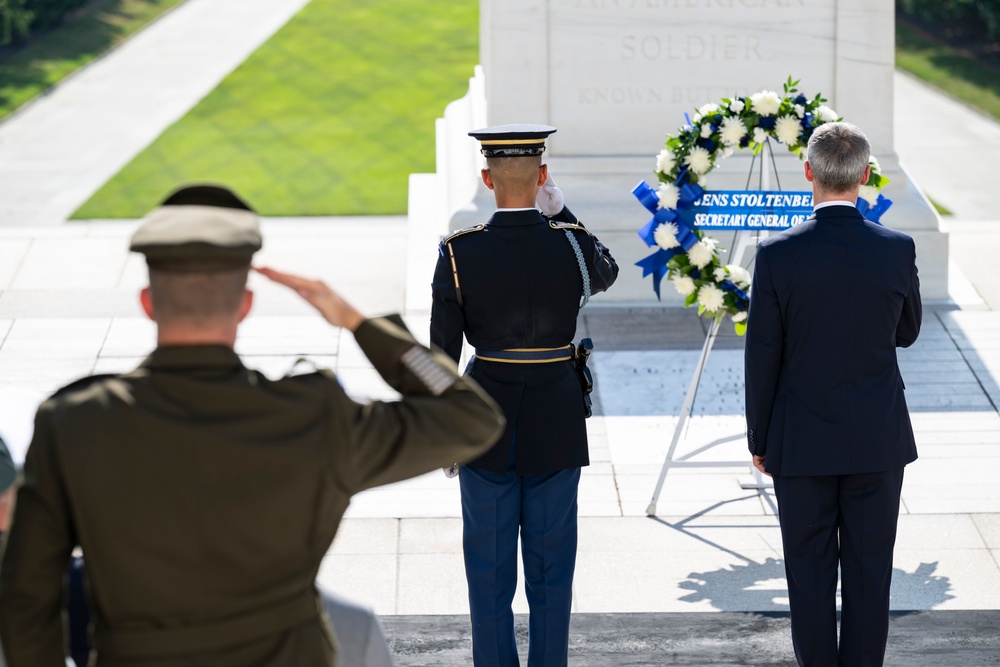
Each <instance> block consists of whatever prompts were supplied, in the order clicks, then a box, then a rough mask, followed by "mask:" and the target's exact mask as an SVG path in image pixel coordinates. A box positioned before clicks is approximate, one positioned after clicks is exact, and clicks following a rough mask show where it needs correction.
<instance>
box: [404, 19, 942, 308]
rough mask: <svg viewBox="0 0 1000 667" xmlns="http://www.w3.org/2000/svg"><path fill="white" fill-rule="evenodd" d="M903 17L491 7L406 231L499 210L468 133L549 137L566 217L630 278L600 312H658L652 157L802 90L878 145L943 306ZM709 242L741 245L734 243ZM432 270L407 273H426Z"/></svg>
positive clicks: (900, 221)
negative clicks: (679, 136)
mask: <svg viewBox="0 0 1000 667" xmlns="http://www.w3.org/2000/svg"><path fill="white" fill-rule="evenodd" d="M893 12H894V2H893V0H481V3H480V58H481V63H482V73H481V74H480V75H478V76H477V77H476V78H475V79H474V80H473V85H472V86H471V87H470V96H469V97H468V98H466V99H465V100H463V101H461V102H460V103H458V104H456V105H453V108H450V109H449V111H450V118H449V117H448V116H449V114H446V120H444V121H441V122H440V123H439V126H438V173H437V174H436V175H435V177H433V179H431V178H430V177H426V176H415V177H414V178H415V179H416V180H415V181H414V182H411V204H412V206H411V218H413V220H414V222H415V223H416V224H417V226H418V228H420V229H423V230H424V231H423V233H424V234H425V235H426V236H432V235H433V233H434V232H436V233H438V234H443V233H446V232H447V231H448V229H456V228H459V227H463V226H466V225H469V224H474V223H475V222H482V221H485V220H486V218H487V217H488V215H489V213H490V211H491V209H492V207H493V203H492V196H491V194H490V193H489V192H488V191H487V190H486V189H485V188H483V187H477V186H476V184H475V183H476V181H477V180H478V178H479V175H478V168H477V164H478V163H477V161H476V160H477V158H476V151H477V145H476V142H475V141H474V140H472V139H471V138H468V137H466V136H465V132H467V131H468V130H469V129H473V128H474V127H477V126H481V125H487V124H488V125H494V124H500V123H513V122H532V123H547V124H550V125H554V126H555V127H557V128H558V132H557V133H556V134H555V135H553V136H552V137H551V138H550V141H549V150H548V152H547V153H546V156H547V157H546V161H547V162H548V163H549V165H550V169H551V171H552V173H553V175H554V177H555V178H556V180H557V181H558V183H559V185H560V187H561V188H562V189H563V191H564V193H565V195H566V201H567V204H568V205H569V207H570V208H571V209H572V210H573V211H574V212H575V213H576V214H577V215H578V216H579V217H580V218H581V220H583V221H584V222H585V223H586V224H587V225H588V226H589V227H590V228H591V229H593V230H594V231H595V232H596V233H597V234H598V235H599V236H600V238H601V240H602V241H604V242H605V243H606V244H607V245H608V246H609V247H610V248H611V250H612V252H613V253H614V255H615V257H616V258H617V259H618V262H619V264H620V266H621V267H622V272H621V276H620V278H619V281H618V284H617V285H616V286H615V287H614V288H613V289H612V290H611V291H610V292H609V293H608V294H606V295H603V294H602V295H600V296H599V297H598V299H600V300H605V301H618V302H622V301H625V302H651V301H655V296H654V295H653V291H652V288H651V285H650V282H649V279H648V278H647V279H645V280H644V279H642V278H641V273H640V270H639V269H638V268H637V267H635V266H633V264H634V262H636V261H637V260H639V259H641V258H642V257H644V256H646V255H647V254H649V252H650V250H648V249H647V248H646V247H645V245H644V244H643V243H642V242H641V241H640V240H639V238H638V237H637V236H636V234H635V230H636V229H638V228H639V227H640V226H642V225H643V224H644V223H645V222H646V221H647V220H648V218H649V214H648V213H647V212H646V211H645V209H643V208H642V207H641V206H640V205H639V204H638V202H637V201H636V200H635V199H634V198H633V197H632V195H631V192H630V191H631V189H632V187H633V186H634V185H635V184H636V183H637V182H638V181H639V180H641V179H645V180H647V181H649V182H650V183H651V184H653V185H654V186H655V183H656V181H655V179H656V177H655V174H654V173H653V166H654V156H655V155H656V153H658V152H659V150H660V149H661V148H663V143H664V139H665V136H666V135H667V134H668V133H670V134H675V133H676V132H677V129H678V128H679V127H680V126H681V125H682V124H684V122H685V120H684V114H685V113H689V114H691V115H693V114H694V111H695V109H697V108H698V107H699V106H701V105H702V104H705V103H707V102H718V101H719V99H720V98H722V97H732V96H736V95H749V94H752V93H754V92H757V91H759V90H762V89H768V90H775V91H777V92H779V93H781V85H782V83H783V82H784V81H785V80H786V79H787V77H789V76H792V77H793V78H795V79H799V80H800V81H801V83H800V85H799V90H800V91H801V92H803V93H805V94H806V95H807V96H808V97H810V98H811V97H813V96H814V95H816V94H817V93H822V94H823V95H824V96H825V97H826V98H827V99H828V100H829V102H828V104H829V106H831V107H832V108H834V109H835V110H836V111H837V112H838V113H839V114H840V115H841V116H843V117H844V119H845V120H848V121H850V122H852V123H854V124H855V125H858V126H859V127H861V128H862V129H863V130H864V131H865V132H866V133H867V134H868V136H869V138H870V139H871V141H872V146H873V152H874V154H875V155H876V157H878V159H879V161H880V162H881V165H882V168H883V173H884V174H885V175H886V176H888V177H889V178H890V179H891V180H892V183H891V184H890V185H889V186H888V187H887V188H886V189H885V190H883V194H885V195H886V196H887V197H888V198H889V199H892V200H893V202H894V206H893V208H892V209H891V210H890V211H889V212H888V213H887V214H886V215H885V216H884V217H883V219H882V221H883V222H884V223H885V224H886V225H887V226H890V227H894V228H897V229H900V230H903V231H905V232H907V233H908V234H910V235H912V236H913V237H914V238H915V239H916V241H917V252H918V263H919V265H920V273H921V284H922V288H923V295H924V298H925V299H927V300H937V299H945V298H947V296H948V285H947V263H948V262H947V254H948V253H947V236H946V235H945V234H943V233H941V232H940V231H939V228H938V217H937V215H936V214H935V213H934V211H933V210H932V209H931V207H930V206H929V204H928V202H927V201H926V199H925V198H924V197H923V196H922V195H921V194H920V192H919V191H918V190H917V189H916V188H915V187H914V185H913V184H912V182H911V181H910V179H909V178H908V177H907V176H906V174H905V172H904V171H903V169H902V167H901V166H900V165H899V161H898V158H897V157H896V155H895V152H894V150H893V120H892V114H893V90H892V86H893V63H894V13H893ZM481 96H484V99H482V97H481ZM775 155H776V158H777V160H776V162H777V171H778V181H780V186H781V188H782V189H785V190H808V189H809V184H808V183H807V182H806V181H805V179H804V178H803V177H802V166H801V163H800V161H799V159H798V158H797V157H795V156H793V155H791V154H786V153H785V151H784V148H783V146H782V145H781V144H775ZM750 161H751V156H750V154H749V151H743V152H740V153H737V154H736V155H734V156H732V157H730V158H728V159H727V160H725V161H724V162H722V163H721V165H720V166H719V167H718V168H717V169H715V170H714V171H713V172H711V173H710V174H709V175H708V182H707V187H708V188H709V189H727V188H729V189H737V188H743V187H745V186H746V184H747V177H748V174H749V171H750ZM420 179H424V180H422V181H421V180H420ZM757 179H758V177H757V176H756V175H755V176H754V178H753V183H752V184H751V188H754V187H756V185H757ZM770 180H771V183H770V184H771V188H772V189H774V188H776V186H777V183H776V180H775V177H773V176H772V177H771V179H770ZM435 191H436V192H435ZM459 193H461V194H462V195H464V196H465V197H467V199H466V200H465V201H459V200H461V199H462V196H457V195H458V194H459ZM473 194H474V196H472V195H473ZM468 199H471V200H472V201H471V203H466V202H468ZM432 208H435V211H434V212H431V209H432ZM420 220H423V221H424V222H423V226H422V227H421V226H420ZM432 228H433V229H432ZM713 235H715V236H718V237H719V238H720V240H721V241H722V245H723V246H727V244H730V243H731V241H732V233H722V232H716V233H713ZM424 252H426V250H425V251H424ZM427 262H428V260H423V265H420V262H418V263H417V264H416V265H414V266H412V267H411V272H412V271H418V272H424V273H426V272H427ZM430 265H431V266H433V257H432V258H430ZM428 280H429V276H428ZM411 284H413V283H411ZM673 291H674V290H673V289H672V288H671V287H670V286H669V285H664V289H663V296H664V300H665V301H672V302H676V301H678V298H677V295H676V294H673Z"/></svg>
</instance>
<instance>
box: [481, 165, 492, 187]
mask: <svg viewBox="0 0 1000 667" xmlns="http://www.w3.org/2000/svg"><path fill="white" fill-rule="evenodd" d="M480 173H481V174H482V177H483V183H485V184H486V187H488V188H489V189H490V190H492V189H493V174H491V173H490V170H489V169H483V170H482V172H480Z"/></svg>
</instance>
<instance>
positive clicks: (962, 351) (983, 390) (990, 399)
mask: <svg viewBox="0 0 1000 667" xmlns="http://www.w3.org/2000/svg"><path fill="white" fill-rule="evenodd" d="M934 317H936V318H937V320H938V321H939V322H940V323H941V326H943V327H944V330H945V332H947V334H948V337H949V338H950V339H951V342H952V344H953V345H954V346H955V349H956V350H957V351H958V353H959V355H961V357H962V361H964V362H965V365H966V366H967V367H968V369H969V370H970V371H972V374H973V376H975V378H976V384H977V385H979V391H980V393H982V395H983V396H984V397H985V398H986V400H987V402H989V404H990V406H992V408H993V411H994V412H996V413H997V414H1000V408H998V407H997V404H996V403H995V402H994V401H993V396H992V395H991V394H990V392H989V390H988V389H987V388H986V384H985V383H984V382H983V378H981V377H980V376H979V373H978V372H977V371H976V369H975V368H974V367H973V365H972V362H971V361H970V360H969V358H968V356H966V350H967V349H968V350H971V351H972V352H976V348H975V347H969V348H963V347H962V346H960V345H959V343H958V340H956V338H955V335H954V334H953V333H952V331H951V329H950V328H949V327H948V325H947V324H945V322H944V320H942V319H941V313H940V312H936V313H934Z"/></svg>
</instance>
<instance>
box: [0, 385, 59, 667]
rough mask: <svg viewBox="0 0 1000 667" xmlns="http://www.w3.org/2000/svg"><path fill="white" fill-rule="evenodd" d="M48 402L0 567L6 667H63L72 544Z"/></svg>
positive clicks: (1, 636) (0, 629)
mask: <svg viewBox="0 0 1000 667" xmlns="http://www.w3.org/2000/svg"><path fill="white" fill-rule="evenodd" d="M50 409H51V405H50V404H45V405H43V406H42V408H40V409H39V411H38V414H37V415H36V417H35V433H34V438H33V439H32V442H31V446H30V447H29V448H28V454H27V457H26V459H25V462H24V477H23V481H22V483H21V486H20V488H19V489H18V491H17V500H16V503H15V509H14V520H13V522H12V524H11V526H10V531H9V532H8V534H7V535H6V545H5V548H4V553H3V563H2V565H0V643H2V645H3V650H4V652H5V654H6V656H7V664H8V667H50V666H51V667H65V665H66V658H65V648H64V636H65V633H64V629H63V613H62V612H63V608H64V606H65V603H64V600H63V591H64V586H63V581H64V578H65V576H66V570H67V568H68V566H69V559H70V554H71V552H72V550H73V547H74V545H75V543H76V540H75V538H74V536H73V529H72V525H71V522H70V513H69V507H68V503H67V500H66V495H65V490H64V486H63V481H62V474H61V472H60V470H59V465H58V461H57V459H56V448H55V444H56V443H55V439H54V436H53V433H52V429H51V425H50Z"/></svg>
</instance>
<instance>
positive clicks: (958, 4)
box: [897, 0, 1000, 38]
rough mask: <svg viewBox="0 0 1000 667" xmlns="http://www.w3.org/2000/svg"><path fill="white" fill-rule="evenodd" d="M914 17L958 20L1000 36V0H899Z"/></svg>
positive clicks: (901, 7)
mask: <svg viewBox="0 0 1000 667" xmlns="http://www.w3.org/2000/svg"><path fill="white" fill-rule="evenodd" d="M897 6H898V7H899V9H901V10H902V11H903V13H904V14H908V15H910V16H912V17H915V18H918V19H921V20H923V21H927V22H932V23H936V22H942V21H943V22H956V23H961V24H963V27H968V28H969V29H971V30H973V31H979V32H980V33H985V36H989V37H992V38H995V37H997V36H1000V2H997V0H897Z"/></svg>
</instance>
